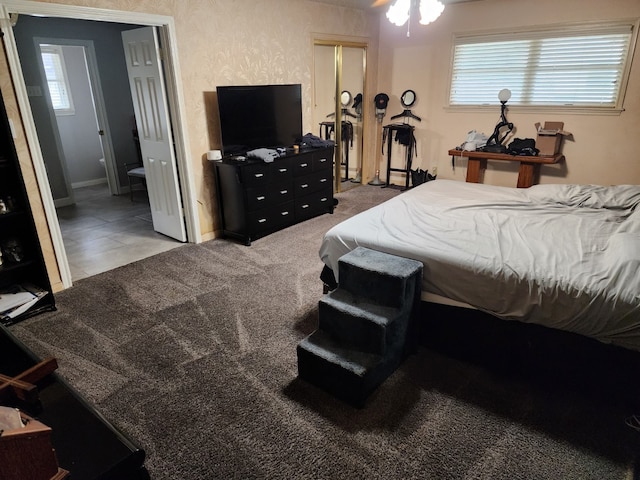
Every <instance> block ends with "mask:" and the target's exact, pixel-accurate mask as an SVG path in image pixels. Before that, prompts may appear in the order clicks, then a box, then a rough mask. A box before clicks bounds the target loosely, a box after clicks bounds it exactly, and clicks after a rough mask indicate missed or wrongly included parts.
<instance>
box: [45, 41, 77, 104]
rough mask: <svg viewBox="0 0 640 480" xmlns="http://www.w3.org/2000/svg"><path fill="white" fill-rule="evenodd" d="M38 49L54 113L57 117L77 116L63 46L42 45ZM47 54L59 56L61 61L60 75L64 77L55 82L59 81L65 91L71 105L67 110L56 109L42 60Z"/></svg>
mask: <svg viewBox="0 0 640 480" xmlns="http://www.w3.org/2000/svg"><path fill="white" fill-rule="evenodd" d="M38 47H39V50H40V51H39V54H40V59H41V62H42V68H43V73H44V76H45V78H44V80H45V82H46V85H47V91H48V92H49V99H50V100H51V106H52V107H53V111H54V112H55V114H56V116H62V115H75V113H76V110H75V106H74V104H73V96H72V94H71V86H70V84H69V74H68V73H67V65H66V63H65V60H64V51H63V45H55V44H51V43H40V44H38ZM45 53H46V54H52V55H57V56H58V58H59V60H60V74H61V75H62V78H57V79H55V80H54V81H57V82H59V83H60V84H62V86H63V89H64V90H65V95H66V98H67V100H68V103H69V106H68V107H67V108H56V106H55V105H54V104H53V97H52V95H51V89H50V88H49V82H50V80H49V77H47V69H46V66H45V63H44V59H43V58H42V54H45Z"/></svg>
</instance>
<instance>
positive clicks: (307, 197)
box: [214, 147, 334, 245]
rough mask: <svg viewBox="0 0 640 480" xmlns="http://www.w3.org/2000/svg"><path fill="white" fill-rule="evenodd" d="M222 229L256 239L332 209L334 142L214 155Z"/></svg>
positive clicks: (245, 239) (244, 238)
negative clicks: (265, 153) (268, 152)
mask: <svg viewBox="0 0 640 480" xmlns="http://www.w3.org/2000/svg"><path fill="white" fill-rule="evenodd" d="M214 163H215V170H216V182H217V192H218V205H219V208H220V216H221V218H222V227H223V233H224V235H226V236H229V237H232V238H236V239H239V240H242V241H243V242H244V243H245V245H251V241H252V240H255V239H256V238H259V237H262V236H265V235H268V234H270V233H273V232H275V231H277V230H281V229H283V228H285V227H288V226H290V225H293V224H295V223H298V222H302V221H304V220H307V219H309V218H312V217H315V216H317V215H321V214H323V213H333V208H334V203H333V185H332V179H333V147H325V148H317V149H308V150H300V152H299V153H293V154H287V155H286V156H283V157H280V158H276V159H275V160H274V161H273V162H271V163H265V162H263V161H261V160H255V159H246V160H238V159H236V158H233V157H232V158H223V159H222V160H218V161H215V162H214Z"/></svg>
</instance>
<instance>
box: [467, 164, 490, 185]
mask: <svg viewBox="0 0 640 480" xmlns="http://www.w3.org/2000/svg"><path fill="white" fill-rule="evenodd" d="M485 168H487V160H486V159H484V158H469V159H468V160H467V182H468V183H480V172H481V171H482V170H484V169H485Z"/></svg>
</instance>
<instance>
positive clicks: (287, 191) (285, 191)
mask: <svg viewBox="0 0 640 480" xmlns="http://www.w3.org/2000/svg"><path fill="white" fill-rule="evenodd" d="M287 193H289V190H280V195H286V194H287Z"/></svg>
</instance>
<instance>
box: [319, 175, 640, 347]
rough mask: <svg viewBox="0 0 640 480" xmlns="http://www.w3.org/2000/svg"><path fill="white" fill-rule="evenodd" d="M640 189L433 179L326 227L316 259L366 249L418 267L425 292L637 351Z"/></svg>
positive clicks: (331, 259) (329, 263)
mask: <svg viewBox="0 0 640 480" xmlns="http://www.w3.org/2000/svg"><path fill="white" fill-rule="evenodd" d="M639 205H640V186H636V185H619V186H611V187H604V186H596V185H535V186H532V187H530V188H527V189H517V188H508V187H498V186H492V185H485V184H473V183H463V182H458V181H453V180H435V181H431V182H427V183H425V184H422V185H420V186H418V187H416V188H413V189H411V190H408V191H406V192H404V193H402V194H400V195H398V196H396V197H394V198H392V199H391V200H388V201H386V202H384V203H383V204H381V205H378V206H376V207H373V208H371V209H369V210H367V211H365V212H362V213H360V214H358V215H356V216H354V217H351V218H349V219H348V220H345V221H344V222H342V223H340V224H338V225H336V226H335V227H333V228H331V229H330V230H329V231H328V232H327V233H326V234H325V236H324V238H323V241H322V245H321V248H320V252H319V254H320V258H321V259H322V261H323V262H324V264H325V272H323V275H324V277H325V278H326V276H327V272H329V273H330V274H332V275H333V277H334V278H335V280H336V282H338V283H339V278H337V274H338V259H339V258H340V257H341V256H342V255H344V254H345V253H347V252H349V251H351V250H353V249H354V248H356V247H357V246H363V247H367V248H371V249H374V250H379V251H383V252H387V253H391V254H394V255H399V256H402V257H408V258H413V259H415V260H419V261H421V262H422V263H423V264H424V269H423V282H422V288H423V292H422V298H423V300H426V301H432V302H439V303H449V304H453V305H458V306H466V307H471V308H475V309H479V310H482V311H485V312H487V313H490V314H492V315H494V316H496V317H499V318H502V319H506V320H519V321H522V322H529V323H535V324H540V325H544V326H546V327H550V328H555V329H560V330H566V331H570V332H574V333H578V334H581V335H585V336H588V337H592V338H595V339H597V340H600V341H602V342H605V343H610V344H614V345H618V346H621V347H624V348H627V349H631V350H640V207H639Z"/></svg>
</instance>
